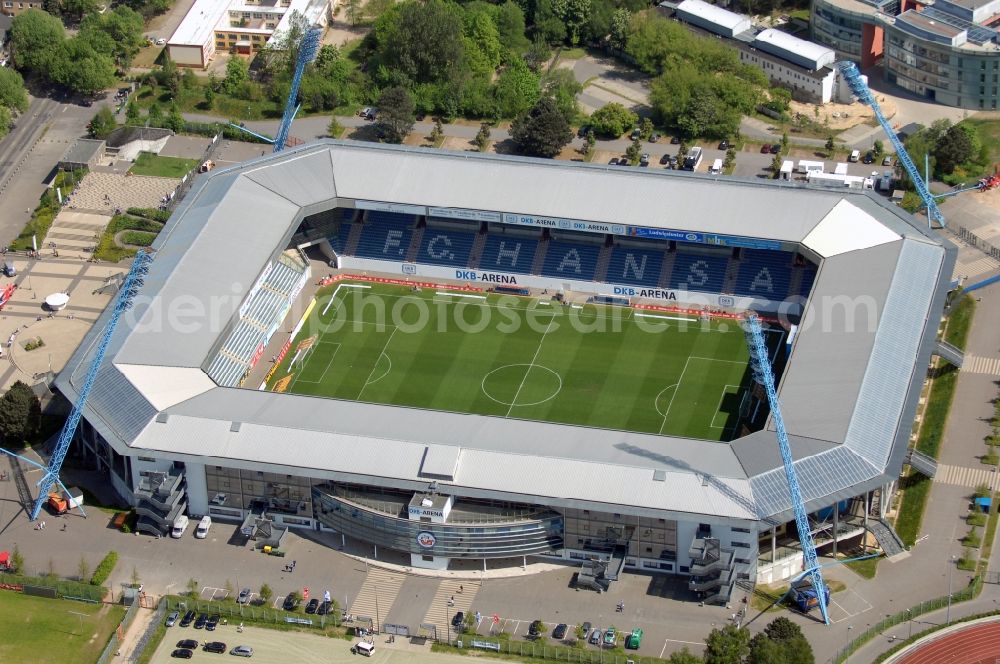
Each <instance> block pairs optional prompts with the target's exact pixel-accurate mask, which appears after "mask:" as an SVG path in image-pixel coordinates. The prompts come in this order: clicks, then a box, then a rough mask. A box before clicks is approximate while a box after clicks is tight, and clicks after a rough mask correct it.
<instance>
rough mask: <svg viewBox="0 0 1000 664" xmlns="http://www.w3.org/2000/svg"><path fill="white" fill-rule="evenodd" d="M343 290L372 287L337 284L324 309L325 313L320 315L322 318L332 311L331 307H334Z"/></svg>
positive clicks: (322, 312) (338, 307)
mask: <svg viewBox="0 0 1000 664" xmlns="http://www.w3.org/2000/svg"><path fill="white" fill-rule="evenodd" d="M341 288H371V286H364V285H362V284H337V287H336V288H334V289H333V292H332V293H330V300H329V301H328V302H327V303H326V306H325V307H323V311H321V312H320V314H319V315H320V316H325V315H326V312H327V311H329V309H330V305H332V304H333V302H334V300H336V299H337V293H339V292H340V289H341ZM337 309H338V310H339V309H340V305H339V304H338V305H337Z"/></svg>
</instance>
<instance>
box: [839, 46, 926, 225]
mask: <svg viewBox="0 0 1000 664" xmlns="http://www.w3.org/2000/svg"><path fill="white" fill-rule="evenodd" d="M838 66H839V67H840V72H841V73H842V74H843V75H844V80H845V81H847V84H848V85H849V86H850V88H851V92H853V93H854V94H855V95H856V96H857V98H858V99H859V100H860V101H861V103H863V104H867V105H868V106H870V107H871V109H872V111H873V112H874V113H875V119H876V120H878V123H879V124H880V125H882V129H883V130H885V135H886V136H887V137H888V138H889V142H890V143H892V147H893V148H895V150H896V158H897V159H898V160H899V162H900V163H901V164H903V168H904V169H906V174H907V175H909V176H910V181H911V182H913V186H914V188H916V190H917V194H919V195H920V198H921V199H922V200H923V202H924V206H925V207H926V208H927V221H928V224H930V223H931V222H934V223H937V224H939V225H940V226H941V227H944V215H943V214H941V210H940V209H939V208H938V205H937V201H935V200H934V195H933V194H932V193H931V191H930V189H928V188H927V183H926V182H925V181H924V179H923V177H921V175H920V171H919V170H917V165H916V164H914V163H913V160H912V159H910V155H909V154H908V153H907V152H906V148H905V147H904V146H903V141H901V140H899V136H897V135H896V130H894V129H893V128H892V125H891V124H889V120H888V119H886V117H885V116H884V115H883V114H882V108H881V107H880V106H879V105H878V101H877V100H876V99H875V96H874V95H872V91H871V90H870V89H869V88H868V84H867V83H865V81H864V79H862V78H861V72H860V71H858V66H857V65H855V64H854V63H853V62H849V61H847V62H840V63H838Z"/></svg>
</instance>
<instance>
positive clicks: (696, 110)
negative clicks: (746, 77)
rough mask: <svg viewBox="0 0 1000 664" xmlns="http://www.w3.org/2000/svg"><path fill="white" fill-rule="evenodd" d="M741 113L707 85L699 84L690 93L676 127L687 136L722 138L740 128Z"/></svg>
mask: <svg viewBox="0 0 1000 664" xmlns="http://www.w3.org/2000/svg"><path fill="white" fill-rule="evenodd" d="M741 117H742V114H741V113H740V111H739V109H738V108H735V107H733V106H731V105H729V104H728V103H727V102H726V100H725V99H723V98H722V97H720V96H719V95H716V94H714V93H713V92H712V90H711V89H709V87H708V86H699V87H698V88H697V89H695V90H694V91H693V93H692V94H691V98H690V100H689V102H688V104H687V106H686V108H685V111H684V113H683V114H682V115H681V116H680V117H679V118H678V119H677V123H676V124H677V128H678V129H680V130H681V131H682V132H683V133H684V134H685V135H687V136H707V137H711V138H724V137H726V136H731V135H733V134H735V133H736V131H737V130H738V129H739V128H740V119H741Z"/></svg>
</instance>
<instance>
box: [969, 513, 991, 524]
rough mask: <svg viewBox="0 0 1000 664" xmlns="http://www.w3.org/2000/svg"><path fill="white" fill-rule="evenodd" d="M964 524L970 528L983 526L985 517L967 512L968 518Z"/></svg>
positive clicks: (981, 514)
mask: <svg viewBox="0 0 1000 664" xmlns="http://www.w3.org/2000/svg"><path fill="white" fill-rule="evenodd" d="M965 523H967V524H968V525H970V526H985V525H986V515H985V514H983V513H982V512H969V516H967V517H966V518H965Z"/></svg>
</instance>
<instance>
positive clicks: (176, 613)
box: [167, 611, 180, 627]
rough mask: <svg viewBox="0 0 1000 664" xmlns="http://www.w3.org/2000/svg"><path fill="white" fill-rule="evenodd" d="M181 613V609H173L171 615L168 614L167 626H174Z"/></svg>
mask: <svg viewBox="0 0 1000 664" xmlns="http://www.w3.org/2000/svg"><path fill="white" fill-rule="evenodd" d="M179 615H180V612H179V611H171V612H170V615H168V616H167V627H173V626H174V623H176V622H177V617H178V616H179Z"/></svg>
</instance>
